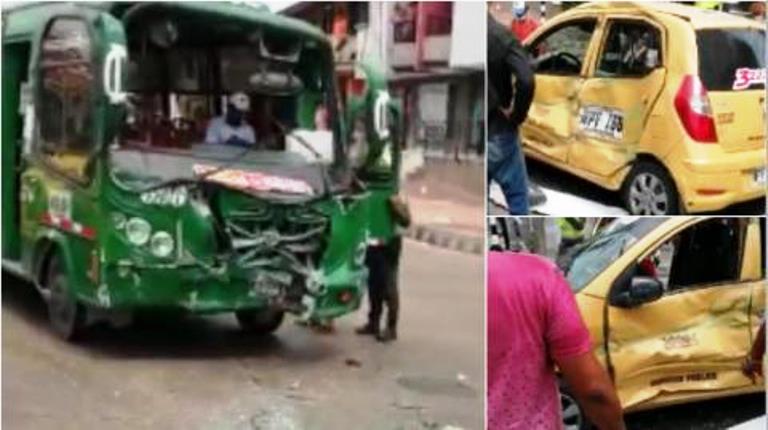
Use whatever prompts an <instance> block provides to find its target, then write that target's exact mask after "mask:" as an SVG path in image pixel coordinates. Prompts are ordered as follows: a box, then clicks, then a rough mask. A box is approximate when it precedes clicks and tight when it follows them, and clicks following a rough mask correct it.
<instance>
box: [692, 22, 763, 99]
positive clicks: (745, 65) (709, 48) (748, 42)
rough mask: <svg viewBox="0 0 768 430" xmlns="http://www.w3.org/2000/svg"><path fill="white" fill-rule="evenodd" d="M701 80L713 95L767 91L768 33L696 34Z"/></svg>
mask: <svg viewBox="0 0 768 430" xmlns="http://www.w3.org/2000/svg"><path fill="white" fill-rule="evenodd" d="M696 42H697V44H698V47H699V76H700V77H701V81H702V83H703V84H704V86H705V87H706V88H707V90H709V91H743V90H757V89H763V88H765V32H764V31H761V30H757V29H748V28H744V29H704V30H698V31H697V32H696Z"/></svg>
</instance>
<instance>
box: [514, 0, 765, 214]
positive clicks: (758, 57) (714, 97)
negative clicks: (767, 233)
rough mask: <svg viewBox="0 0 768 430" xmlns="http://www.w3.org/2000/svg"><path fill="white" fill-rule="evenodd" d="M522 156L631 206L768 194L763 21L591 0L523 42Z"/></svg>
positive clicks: (684, 207) (665, 208) (698, 204)
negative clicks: (527, 80)
mask: <svg viewBox="0 0 768 430" xmlns="http://www.w3.org/2000/svg"><path fill="white" fill-rule="evenodd" d="M524 44H525V46H526V49H527V50H528V52H529V53H530V55H531V62H532V65H533V68H534V73H535V79H536V91H535V95H534V99H533V103H532V105H531V108H530V110H529V113H528V119H527V120H526V122H525V123H524V124H523V126H522V127H521V137H522V142H523V145H524V151H525V153H526V155H528V156H529V157H531V158H534V159H538V160H540V161H543V162H545V163H547V164H551V165H553V166H555V167H557V168H559V169H562V170H564V171H567V172H570V173H571V174H574V175H576V176H579V177H581V178H584V179H586V180H588V181H590V182H593V183H595V184H597V185H599V186H601V187H604V188H607V189H610V190H615V191H620V193H621V195H622V199H623V201H624V204H625V206H626V208H627V210H628V211H629V212H630V213H632V214H638V215H665V214H675V213H680V212H702V211H714V210H720V209H723V208H725V207H727V206H729V205H731V204H734V203H738V202H743V201H747V200H752V199H756V198H759V197H761V196H764V195H765V182H766V181H765V180H766V170H765V164H766V162H765V117H764V113H765V108H764V106H765V76H766V69H765V30H764V24H760V23H758V22H756V21H752V20H749V19H746V18H741V17H737V16H734V15H730V14H727V13H723V12H716V11H708V10H701V9H697V8H694V7H689V6H683V5H678V4H666V3H642V4H633V3H623V2H622V3H614V2H605V3H593V4H586V5H582V6H578V7H575V8H573V9H571V10H569V11H567V12H564V13H562V14H560V15H558V16H557V17H555V18H554V19H552V20H550V21H548V22H547V23H546V24H544V25H542V26H541V27H540V28H539V29H537V31H536V32H534V33H532V34H531V35H530V36H529V37H528V38H527V39H526V40H525V42H524Z"/></svg>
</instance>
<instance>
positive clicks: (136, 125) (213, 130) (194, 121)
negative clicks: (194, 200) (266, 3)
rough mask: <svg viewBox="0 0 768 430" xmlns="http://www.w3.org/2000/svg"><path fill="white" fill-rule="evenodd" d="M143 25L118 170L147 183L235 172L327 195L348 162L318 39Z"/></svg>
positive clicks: (132, 59)
mask: <svg viewBox="0 0 768 430" xmlns="http://www.w3.org/2000/svg"><path fill="white" fill-rule="evenodd" d="M198 24H199V23H198ZM135 27H136V28H137V30H136V31H135V32H131V28H129V29H128V32H127V36H128V51H129V62H128V65H127V88H126V89H127V104H128V108H127V115H126V118H125V120H124V122H123V123H122V126H121V131H120V135H119V139H118V141H117V142H116V144H115V145H112V146H111V147H110V151H109V158H110V162H111V167H112V172H113V174H114V175H115V177H117V178H119V179H120V180H121V181H123V182H125V183H129V184H137V186H139V187H142V186H153V185H157V184H159V183H163V182H167V181H174V180H183V179H190V180H192V179H195V178H196V177H200V176H201V175H205V174H207V173H208V172H211V171H216V172H218V171H221V170H225V172H222V173H223V174H224V176H222V177H225V179H226V178H229V180H231V182H234V183H244V182H243V181H245V182H248V183H250V182H249V181H251V180H253V179H254V178H256V179H258V180H256V182H258V183H263V182H264V181H265V180H266V181H267V182H269V183H270V184H272V185H271V189H270V191H286V192H298V191H297V190H303V191H302V193H304V194H319V193H322V192H324V191H326V189H325V188H326V187H327V185H328V184H327V182H328V181H329V180H331V179H330V178H333V177H336V176H339V175H329V174H328V171H333V170H334V168H335V167H336V166H337V165H339V164H342V165H343V163H338V162H339V161H340V160H339V159H338V158H340V155H339V154H343V152H342V149H341V146H340V145H341V142H340V141H339V140H340V139H339V133H340V127H339V124H338V121H339V118H338V116H339V115H338V112H337V111H336V104H335V99H334V97H335V95H334V88H333V79H334V77H333V76H334V75H333V65H332V63H331V61H329V56H327V55H324V54H325V53H324V52H323V50H322V48H323V47H322V46H320V44H318V43H317V42H316V41H311V40H310V41H303V40H301V39H299V38H295V37H291V36H290V35H289V34H288V33H280V35H279V37H277V36H275V35H271V34H270V32H268V31H266V30H263V29H260V28H253V27H247V26H246V27H237V26H231V27H224V28H223V29H222V28H219V27H217V28H215V29H210V30H209V29H207V28H205V26H204V25H197V26H192V25H190V24H189V23H187V24H185V21H182V20H177V21H174V20H169V19H165V20H159V21H158V22H151V23H149V24H147V25H144V26H135ZM216 172H214V173H216ZM220 179H221V178H220ZM220 182H221V181H220ZM251 182H253V181H251ZM274 184H278V186H274Z"/></svg>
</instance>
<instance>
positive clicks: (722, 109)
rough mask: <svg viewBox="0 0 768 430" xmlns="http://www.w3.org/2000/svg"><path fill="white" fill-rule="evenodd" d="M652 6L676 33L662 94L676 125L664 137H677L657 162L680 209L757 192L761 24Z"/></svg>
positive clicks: (761, 135)
mask: <svg viewBox="0 0 768 430" xmlns="http://www.w3.org/2000/svg"><path fill="white" fill-rule="evenodd" d="M652 8H653V9H654V10H655V12H656V13H659V15H660V19H661V20H663V21H666V22H667V26H668V28H669V29H670V30H671V32H672V33H673V34H674V36H673V37H671V38H670V40H675V39H677V40H676V42H674V43H672V44H671V45H670V47H669V51H670V58H672V57H679V60H678V61H676V63H677V64H678V65H679V68H670V70H669V72H670V73H669V75H668V82H667V85H666V86H667V89H666V90H665V92H666V94H665V95H666V99H667V101H668V103H671V105H672V107H673V111H674V113H675V114H676V115H673V116H671V118H674V121H675V122H676V123H677V124H676V125H677V126H678V127H676V129H677V130H675V133H674V134H673V135H678V136H679V139H670V142H675V141H681V142H682V143H683V144H682V145H673V148H672V149H671V152H670V153H669V154H668V155H667V156H666V157H665V164H667V167H668V168H669V170H670V172H671V174H672V176H673V178H674V180H675V182H676V185H677V187H678V189H679V192H680V195H681V200H682V202H681V203H682V205H683V208H684V209H686V210H687V211H690V212H700V211H709V210H719V209H722V208H724V207H726V206H728V205H731V204H734V203H738V202H742V201H746V200H751V199H754V198H758V197H760V196H762V195H764V194H765V146H764V145H765V144H764V140H765V116H764V114H765V30H764V28H763V27H762V26H761V25H760V24H759V23H757V22H754V21H751V20H748V19H744V18H739V17H734V16H731V15H728V14H724V13H719V12H711V11H700V10H697V9H694V8H682V7H678V6H674V5H659V4H655V5H653V6H652ZM673 64H674V63H673ZM657 109H658V107H657ZM662 109H663V108H662ZM657 135H658V134H657Z"/></svg>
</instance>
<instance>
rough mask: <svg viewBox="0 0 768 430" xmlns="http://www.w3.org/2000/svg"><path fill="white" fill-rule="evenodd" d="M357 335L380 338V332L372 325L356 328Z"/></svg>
mask: <svg viewBox="0 0 768 430" xmlns="http://www.w3.org/2000/svg"><path fill="white" fill-rule="evenodd" d="M355 333H357V334H359V335H368V336H378V335H379V330H378V329H377V328H376V327H374V326H372V325H371V324H366V325H362V326H360V327H358V328H356V329H355Z"/></svg>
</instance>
